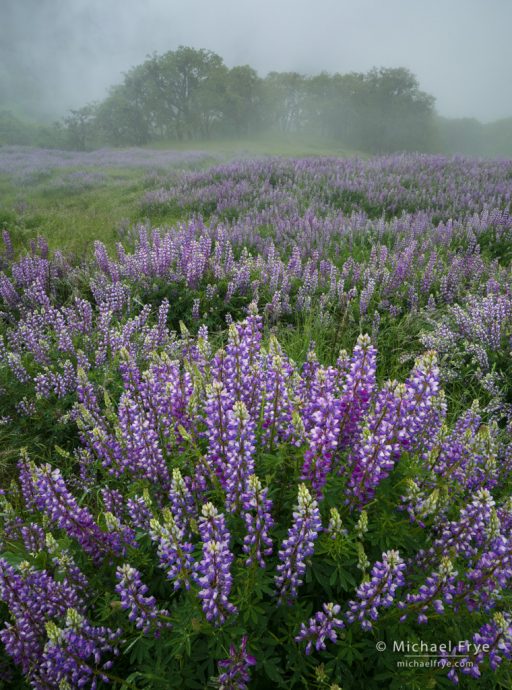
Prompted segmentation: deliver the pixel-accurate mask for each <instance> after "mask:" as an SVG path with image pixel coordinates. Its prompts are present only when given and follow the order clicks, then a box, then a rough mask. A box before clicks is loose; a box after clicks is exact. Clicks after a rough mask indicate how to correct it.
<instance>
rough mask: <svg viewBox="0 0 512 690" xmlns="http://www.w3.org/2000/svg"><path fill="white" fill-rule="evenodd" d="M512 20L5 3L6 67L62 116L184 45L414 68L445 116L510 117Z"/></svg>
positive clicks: (235, 5) (497, 7) (306, 2)
mask: <svg viewBox="0 0 512 690" xmlns="http://www.w3.org/2000/svg"><path fill="white" fill-rule="evenodd" d="M511 27H512V0H315V1H313V0H274V1H271V0H257V1H256V2H255V1H254V0H251V1H249V0H182V1H181V2H178V1H177V0H0V57H1V62H0V75H1V71H3V72H4V76H5V75H6V74H7V76H8V78H10V79H11V84H12V82H13V80H14V81H15V82H16V93H17V97H18V95H19V98H20V100H21V101H24V102H26V103H29V102H31V101H34V94H35V93H37V101H38V103H39V105H40V108H41V111H44V112H46V113H48V114H52V115H53V114H55V115H60V114H62V113H64V112H65V111H66V110H67V109H68V108H70V107H77V106H81V105H84V104H85V103H87V102H89V101H91V100H99V99H101V98H102V97H103V96H104V95H105V94H106V90H107V88H108V87H109V86H110V85H112V84H114V83H118V82H119V81H121V79H122V73H123V72H125V71H127V70H128V69H129V68H130V67H132V66H134V65H136V64H138V63H140V62H142V61H143V60H144V58H145V57H146V55H148V54H149V53H152V52H154V51H157V52H159V53H161V52H165V51H167V50H174V49H176V48H177V47H178V46H179V45H187V46H192V47H195V48H209V49H210V50H213V51H215V52H217V53H218V54H219V55H221V56H222V57H223V58H224V60H225V62H226V64H227V65H228V66H229V67H231V66H233V65H236V64H250V65H251V66H253V67H255V68H256V69H257V70H258V72H259V73H260V75H262V76H264V75H265V74H266V73H267V72H269V71H270V70H278V71H292V70H293V71H298V72H301V73H304V74H312V73H315V72H319V71H321V70H327V71H329V72H336V71H338V72H342V73H343V72H349V71H366V70H368V69H370V68H371V67H373V66H385V67H398V66H404V67H408V68H409V69H410V70H411V71H412V72H414V73H415V74H416V75H417V77H418V79H419V81H420V84H421V87H422V88H423V89H424V90H425V91H427V92H429V93H431V94H433V95H434V96H435V97H436V107H437V110H438V112H439V113H440V114H442V115H447V116H450V117H462V116H467V117H477V118H479V119H481V120H483V121H489V120H493V119H497V118H501V117H507V116H511V115H512V78H511V68H512V40H511V39H510V30H511ZM11 94H12V89H11V92H10V95H11ZM11 98H12V95H11ZM5 100H6V95H5V94H1V93H0V107H1V106H2V101H4V104H5ZM9 105H12V104H10V103H9Z"/></svg>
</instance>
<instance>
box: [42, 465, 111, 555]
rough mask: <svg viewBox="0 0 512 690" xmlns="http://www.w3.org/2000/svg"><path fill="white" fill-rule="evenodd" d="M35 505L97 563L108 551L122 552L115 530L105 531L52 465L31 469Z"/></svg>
mask: <svg viewBox="0 0 512 690" xmlns="http://www.w3.org/2000/svg"><path fill="white" fill-rule="evenodd" d="M31 472H32V483H33V487H34V494H35V499H34V500H35V504H36V506H37V507H38V508H39V510H41V511H42V512H44V513H45V514H46V515H47V516H48V518H49V520H50V521H51V522H52V523H54V524H55V525H57V526H58V527H60V528H61V529H63V530H64V531H65V532H67V534H68V535H69V536H70V537H72V538H74V539H76V540H77V541H78V543H79V544H80V545H81V547H82V548H83V550H84V551H85V553H87V554H88V555H89V556H91V557H92V558H93V560H94V561H95V562H101V561H102V560H103V559H104V558H105V557H106V556H107V555H109V554H114V553H115V554H117V555H120V554H121V553H122V552H123V550H124V547H123V545H122V543H121V540H120V539H119V535H117V534H116V533H112V534H109V533H106V532H103V531H102V530H101V529H100V528H99V527H98V525H97V524H96V522H95V521H94V518H93V516H92V514H91V512H90V511H89V510H88V509H87V508H83V507H82V508H81V507H80V506H79V505H78V502H77V500H76V498H75V497H74V496H73V495H72V494H71V493H70V491H69V490H68V488H67V486H66V484H65V482H64V479H63V478H62V475H61V473H60V470H58V469H56V468H55V469H52V467H51V466H50V465H49V464H45V465H41V466H40V467H35V466H34V465H33V466H32V468H31Z"/></svg>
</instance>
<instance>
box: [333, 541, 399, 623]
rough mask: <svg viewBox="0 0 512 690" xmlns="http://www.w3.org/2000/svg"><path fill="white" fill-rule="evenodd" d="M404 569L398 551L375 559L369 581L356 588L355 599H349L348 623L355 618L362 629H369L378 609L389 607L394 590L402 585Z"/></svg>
mask: <svg viewBox="0 0 512 690" xmlns="http://www.w3.org/2000/svg"><path fill="white" fill-rule="evenodd" d="M404 570H405V562H404V561H403V559H402V558H400V554H399V553H398V551H386V552H385V553H383V554H382V561H377V562H376V563H375V564H374V566H373V568H372V571H371V579H370V581H369V582H363V583H362V584H361V585H359V587H358V588H357V590H356V596H357V600H352V601H349V604H348V605H349V611H348V612H347V614H346V616H347V620H348V621H349V622H350V623H353V622H354V621H356V620H357V621H359V622H360V623H361V627H362V628H363V630H371V628H372V627H373V621H376V620H377V618H378V617H379V609H380V608H389V607H390V606H391V605H392V604H393V600H394V598H395V594H396V590H397V589H398V588H399V587H402V586H403V585H404V583H405V578H404V575H403V571H404Z"/></svg>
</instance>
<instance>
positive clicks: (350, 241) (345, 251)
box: [0, 155, 512, 690]
mask: <svg viewBox="0 0 512 690" xmlns="http://www.w3.org/2000/svg"><path fill="white" fill-rule="evenodd" d="M106 159H107V160H108V161H109V162H108V163H107V164H106V165H107V166H111V165H112V162H111V159H110V158H109V156H106ZM188 162H189V161H186V160H184V161H183V163H188ZM77 165H80V164H78V163H77ZM95 165H96V167H95V168H94V169H93V170H87V171H76V172H72V173H66V174H67V176H68V177H66V178H63V177H59V178H58V181H57V182H56V180H55V178H53V179H52V180H51V185H53V186H55V185H56V184H57V186H58V187H59V185H60V187H59V189H60V190H61V191H62V189H64V190H66V189H67V187H66V185H69V186H70V187H69V191H70V193H71V192H72V193H75V194H80V193H81V192H82V191H83V190H88V192H90V190H91V188H92V189H93V190H94V188H95V187H96V186H98V185H102V184H103V182H104V177H102V175H103V173H102V170H101V167H98V166H101V162H98V161H96V163H95ZM57 167H59V168H62V167H67V166H65V165H64V164H63V165H60V166H57ZM72 167H73V166H72ZM22 172H23V174H25V173H26V171H25V169H23V171H22ZM70 175H71V176H72V177H71V178H70ZM144 175H145V177H144V181H143V184H141V185H140V190H139V191H140V193H139V196H138V198H137V202H136V203H137V207H138V213H139V214H140V216H139V217H140V219H141V220H142V219H143V222H138V223H134V224H133V225H132V226H131V227H127V228H124V230H123V231H122V232H120V233H118V239H119V241H118V242H117V244H116V243H115V242H112V241H110V238H108V241H105V240H103V239H102V237H98V239H97V241H96V242H95V243H94V246H91V247H90V251H89V253H87V254H86V255H85V257H82V258H81V259H80V260H79V259H77V257H76V256H73V255H71V254H68V253H67V252H66V248H65V247H63V248H62V249H61V250H56V251H55V250H50V249H49V248H48V244H47V242H46V240H45V239H44V238H43V237H37V229H36V230H35V231H34V236H33V238H31V239H30V238H29V237H28V236H27V234H26V232H21V231H20V228H19V227H18V226H16V227H14V228H8V227H6V228H5V231H4V235H3V249H2V253H1V255H0V271H1V272H0V317H1V322H0V333H1V340H0V387H1V389H2V391H1V392H2V396H1V400H0V422H1V425H0V443H1V444H2V450H1V451H0V453H1V456H0V460H1V467H0V471H1V477H2V486H3V489H2V491H1V493H0V510H1V513H2V532H1V535H0V615H1V618H2V620H3V624H2V628H1V630H0V640H1V641H2V643H3V656H2V660H1V661H0V674H1V675H0V679H3V681H2V680H0V683H1V682H3V683H4V687H6V688H24V687H33V688H36V689H45V690H47V689H53V688H55V689H59V690H68V689H70V688H73V689H74V688H96V687H97V688H102V687H112V688H117V689H118V690H121V689H125V690H128V689H133V688H139V689H140V690H142V689H148V688H155V689H157V690H158V689H161V690H165V689H167V688H204V687H218V688H226V689H228V688H246V687H249V688H262V689H263V688H265V689H266V688H269V687H276V688H318V689H324V688H325V689H327V688H330V689H331V690H335V689H336V688H344V689H345V690H348V689H350V688H354V689H359V688H361V689H362V688H383V687H386V688H387V687H389V688H395V689H399V688H418V689H420V688H436V687H439V688H443V687H453V684H454V683H455V684H457V683H458V684H459V685H460V686H461V687H468V688H469V687H474V686H478V687H483V688H510V687H512V664H511V660H512V595H511V593H510V592H511V586H510V585H511V582H512V499H511V489H512V480H511V470H512V445H511V440H512V436H511V435H512V366H511V364H510V361H511V348H512V266H511V260H512V215H511V212H512V209H511V204H512V162H506V161H504V162H484V161H474V160H469V159H457V158H455V159H446V158H441V157H433V156H419V155H408V156H390V157H382V158H375V159H370V160H367V161H362V160H358V159H333V158H311V159H297V160H290V159H260V160H252V161H251V160H244V161H241V162H234V163H229V164H223V165H216V166H215V167H210V168H208V169H202V170H193V169H187V170H180V169H178V168H176V167H174V168H173V169H172V170H167V171H166V170H164V169H160V170H156V171H155V172H151V171H148V172H147V173H144ZM175 218H179V219H180V220H179V222H173V223H172V224H170V225H169V224H168V223H167V221H168V219H175ZM49 239H51V238H49ZM414 654H416V655H422V654H423V656H411V655H414ZM427 655H428V658H427ZM413 661H414V662H415V663H413Z"/></svg>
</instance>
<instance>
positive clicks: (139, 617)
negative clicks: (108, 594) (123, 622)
mask: <svg viewBox="0 0 512 690" xmlns="http://www.w3.org/2000/svg"><path fill="white" fill-rule="evenodd" d="M116 578H117V580H118V583H117V585H116V587H115V590H116V592H117V593H118V594H119V596H120V597H121V608H123V609H126V610H129V611H130V613H129V614H128V618H129V620H130V621H132V623H135V627H136V628H138V629H139V630H142V632H144V633H148V632H149V631H150V630H151V629H153V630H154V631H155V633H156V634H158V631H159V629H160V628H162V627H168V624H166V623H165V622H164V621H163V620H162V617H166V618H167V617H168V616H169V612H168V611H166V610H165V609H159V608H158V607H157V606H156V599H155V597H153V596H149V597H148V596H146V595H147V593H148V587H147V585H145V584H144V583H143V582H142V579H141V575H140V573H139V571H138V570H137V569H136V568H133V567H132V566H131V565H128V564H127V563H125V564H124V565H121V566H118V567H117V570H116Z"/></svg>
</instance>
